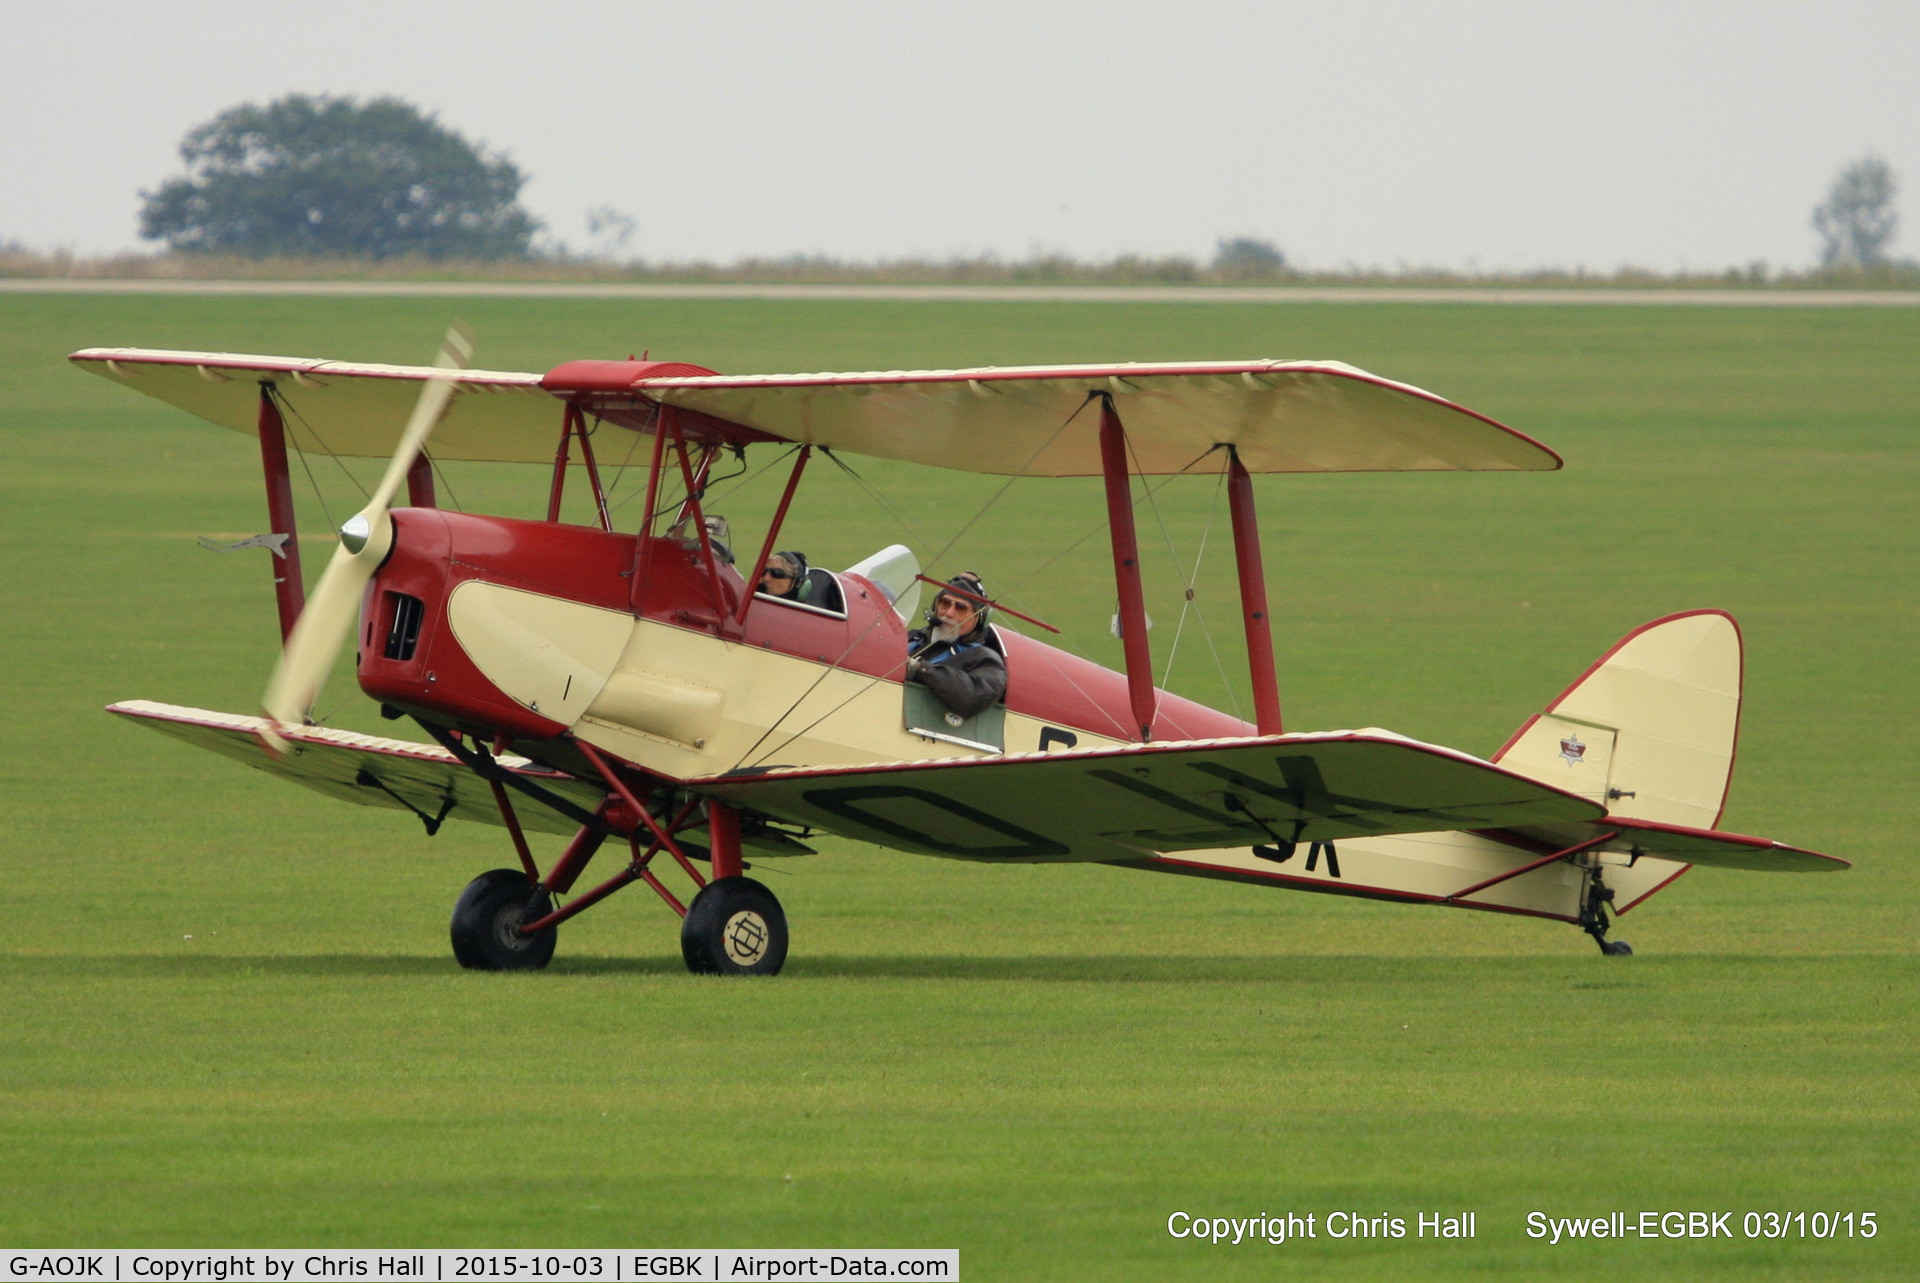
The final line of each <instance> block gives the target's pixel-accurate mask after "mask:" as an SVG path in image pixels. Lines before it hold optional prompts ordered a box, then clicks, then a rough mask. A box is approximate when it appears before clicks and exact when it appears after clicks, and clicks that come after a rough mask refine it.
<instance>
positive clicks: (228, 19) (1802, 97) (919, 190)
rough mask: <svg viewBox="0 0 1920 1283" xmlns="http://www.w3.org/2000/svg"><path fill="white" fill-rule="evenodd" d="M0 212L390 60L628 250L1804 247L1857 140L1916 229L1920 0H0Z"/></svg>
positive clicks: (1659, 261) (87, 214) (1480, 257)
mask: <svg viewBox="0 0 1920 1283" xmlns="http://www.w3.org/2000/svg"><path fill="white" fill-rule="evenodd" d="M5 25H6V33H5V39H4V42H0V102H4V105H5V120H6V128H5V129H4V130H0V173H4V174H5V175H6V177H5V180H4V186H0V240H4V239H9V238H11V239H15V240H20V241H24V242H26V243H27V244H28V245H30V246H34V247H36V248H52V247H57V246H67V247H71V248H74V249H76V250H79V251H81V252H83V253H98V252H104V251H112V250H120V249H126V248H135V247H139V246H141V244H142V242H140V241H139V239H138V232H137V212H138V209H139V204H140V198H139V191H140V189H141V188H143V187H153V186H155V185H157V184H158V183H159V182H160V181H161V180H162V179H164V178H166V177H167V176H169V175H171V174H173V173H175V172H178V170H179V169H180V162H179V158H178V154H177V152H176V150H175V149H176V147H177V146H178V143H179V140H180V137H181V135H182V134H184V133H185V132H186V130H187V129H188V128H190V127H191V126H193V125H195V124H197V123H199V122H201V121H204V120H206V119H207V118H209V117H211V116H213V115H214V114H215V113H217V112H219V111H221V110H222V109H224V108H227V107H230V106H233V105H234V104H236V103H239V102H242V101H255V102H264V101H266V100H268V99H271V98H274V97H277V96H279V95H281V94H285V93H288V92H293V91H300V92H306V93H333V94H356V95H362V96H370V95H377V94H398V95H400V96H402V97H405V98H407V99H409V100H411V101H413V102H415V103H417V104H419V105H420V106H422V107H425V108H428V109H430V110H432V111H434V112H437V113H438V114H439V116H440V119H441V120H442V121H443V122H444V123H446V124H448V125H451V126H453V127H455V128H457V129H459V130H460V131H462V132H463V133H465V134H466V135H467V136H468V137H470V138H473V139H476V140H480V141H484V142H485V143H486V144H487V145H488V146H490V147H492V148H495V149H497V150H500V151H503V152H505V153H506V154H508V155H509V156H511V157H512V158H513V160H514V161H516V162H517V163H518V164H519V165H520V166H521V168H522V169H523V170H525V171H526V172H527V173H528V174H530V175H531V181H530V182H529V183H528V184H527V187H526V189H525V191H524V193H523V201H524V203H525V204H526V205H527V206H528V208H530V209H531V210H532V211H533V212H534V213H535V214H536V215H538V216H539V217H540V218H541V219H543V220H545V222H546V224H547V226H548V230H549V232H550V233H551V234H552V235H554V236H557V237H558V238H560V239H562V240H564V241H567V242H569V243H570V244H572V245H573V246H574V247H576V248H583V247H585V245H586V242H587V236H586V229H585V226H584V216H585V213H586V211H587V210H588V209H589V208H592V207H595V206H602V205H610V206H613V207H615V208H617V209H619V210H622V211H624V212H626V213H628V214H631V215H632V216H633V217H635V218H636V219H638V221H639V233H638V235H637V237H636V238H635V241H634V243H633V249H634V250H636V251H637V252H639V253H641V254H643V255H645V256H646V257H649V258H666V259H690V258H712V259H720V260H730V259H733V258H737V257H741V256H745V255H749V254H762V255H780V254H788V253H796V252H798V253H820V254H830V255H835V256H840V257H849V258H868V259H871V258H882V257H900V256H910V255H911V256H920V255H930V256H935V257H946V256H948V255H955V254H966V255H970V254H975V253H979V252H983V251H995V252H998V253H999V254H1001V255H1003V256H1007V257H1015V258H1018V257H1025V256H1026V255H1028V254H1030V253H1033V252H1035V251H1054V250H1059V251H1065V252H1067V253H1070V254H1074V255H1077V256H1080V257H1101V258H1104V257H1108V256H1111V255H1114V254H1117V253H1123V252H1134V253H1141V254H1149V255H1159V254H1188V255H1193V256H1196V257H1201V258H1205V257H1207V256H1209V255H1210V254H1211V252H1212V248H1213V245H1214V242H1215V241H1216V240H1217V239H1218V238H1219V237H1221V236H1229V235H1255V236H1261V237H1265V238H1268V239H1270V240H1272V241H1274V242H1275V243H1277V244H1278V245H1280V246H1281V247H1282V248H1283V249H1284V250H1285V251H1286V252H1287V254H1288V255H1289V256H1290V257H1291V258H1292V259H1294V260H1295V261H1296V262H1298V263H1302V264H1304V265H1307V266H1310V267H1322V268H1326V267H1339V266H1342V265H1345V264H1349V263H1356V264H1363V265H1379V266H1386V267H1393V266H1395V265H1398V264H1400V263H1402V262H1405V263H1408V264H1416V265H1437V266H1446V267H1458V268H1467V267H1479V268H1527V267H1537V266H1549V265H1562V266H1575V265H1582V264H1584V265H1586V266H1588V267H1590V268H1596V269H1611V268H1613V267H1615V266H1617V265H1620V264H1623V263H1633V264H1640V265H1646V266H1651V267H1655V268H1660V269H1673V268H1681V267H1687V268H1711V267H1721V266H1725V265H1728V264H1736V263H1737V264H1744V263H1747V262H1749V261H1752V260H1754V259H1765V260H1768V261H1770V262H1772V263H1775V264H1786V265H1790V266H1805V265H1808V264H1810V263H1811V262H1812V261H1813V258H1814V254H1815V250H1816V247H1817V244H1818V241H1817V238H1816V237H1815V235H1814V233H1813V232H1812V231H1811V230H1810V228H1809V226H1808V217H1809V214H1810V211H1811V210H1812V208H1813V206H1814V205H1815V204H1816V203H1817V202H1818V201H1819V200H1820V199H1821V197H1822V196H1823V195H1824V193H1825V190H1826V188H1827V185H1828V184H1829V183H1830V182H1831V180H1832V178H1833V175H1834V173H1835V172H1836V171H1837V170H1838V168H1839V167H1840V166H1841V165H1842V164H1843V163H1845V162H1847V161H1848V160H1851V159H1854V158H1856V157H1859V156H1860V155H1862V154H1864V153H1866V152H1868V151H1869V150H1871V151H1875V152H1878V153H1879V154H1880V155H1882V156H1884V157H1886V158H1887V159H1888V160H1889V161H1890V162H1892V164H1893V166H1894V169H1895V171H1896V172H1897V173H1898V174H1899V175H1900V176H1901V178H1902V180H1903V193H1902V195H1903V202H1902V203H1903V205H1904V207H1905V208H1906V209H1907V210H1908V215H1907V220H1906V225H1905V228H1904V230H1903V233H1902V235H1901V236H1900V237H1899V238H1898V239H1897V240H1896V242H1895V247H1894V248H1895V251H1896V252H1897V253H1900V254H1902V255H1906V256H1915V255H1920V110H1916V108H1917V107H1920V4H1916V3H1913V0H1907V2H1906V3H1867V2H1865V0H1824V2H1821V3H1802V2H1800V0H1791V2H1781V3H1766V2H1765V0H1749V2H1747V3H1729V4H1705V3H1689V2H1687V0H1662V2H1657V3H1644V2H1640V0H1627V2H1618V0H1616V2H1614V3H1608V4H1603V5H1573V4H1554V3H1545V4H1543V3H1540V2H1539V0H1528V2H1526V3H1503V2H1489V0H1457V2H1455V3H1449V4H1422V5H1411V4H1401V5H1395V4H1362V3H1351V2H1348V3H1341V4H1337V5H1333V4H1327V5H1312V6H1306V5H1289V4H1283V3H1264V4H1261V3H1230V2H1227V0H1186V2H1185V3H1181V4H1135V3H1125V2H1124V0H1099V2H1094V3H1089V2H1086V0H1059V2H1056V3H1051V4H1049V3H1034V2H1033V0H1024V2H1022V3H1002V2H1000V0H972V2H971V3H967V4H921V3H906V2H902V0H892V2H891V3H872V4H869V3H858V2H855V0H816V2H814V3H786V4H777V3H753V2H744V0H704V2H703V3H692V4H688V3H676V4H670V5H668V4H650V3H633V2H628V3H619V4H614V3H593V2H590V0H574V2H566V0H562V2H559V3H554V2H551V0H549V2H548V3H538V4H536V3H529V2H528V0H514V2H512V3H508V2H505V0H460V2H459V3H420V4H407V3H394V2H393V0H378V2H370V0H274V2H273V3H265V4H263V3H260V2H259V0H245V2H240V0H228V2H218V3H216V2H211V0H164V2H163V0H146V2H145V3H124V2H121V0H94V2H93V3H89V4H87V5H85V6H81V7H80V8H78V9H76V8H74V7H72V6H51V5H32V6H29V5H26V4H19V5H15V6H13V7H12V8H11V11H10V16H9V17H8V19H7V22H6V24H5Z"/></svg>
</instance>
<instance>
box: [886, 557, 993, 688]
mask: <svg viewBox="0 0 1920 1283" xmlns="http://www.w3.org/2000/svg"><path fill="white" fill-rule="evenodd" d="M947 583H948V584H949V585H950V586H951V587H954V588H958V589H960V590H961V591H962V592H966V593H970V594H972V597H973V598H984V597H985V596H986V595H987V590H986V585H985V584H983V583H981V582H980V576H978V575H976V574H974V573H973V572H972V571H971V570H967V571H962V572H961V573H960V574H957V575H955V576H954V577H953V578H952V579H949V580H948V581H947ZM992 613H993V612H992V609H991V608H990V607H989V606H987V605H985V604H984V603H983V602H981V601H975V600H972V598H969V597H963V596H961V595H960V594H959V593H953V592H948V591H946V590H945V589H942V590H941V591H940V593H939V595H937V596H936V597H934V599H933V605H931V606H929V607H928V608H927V627H925V628H917V629H915V630H914V631H913V632H910V633H908V634H907V680H908V681H910V682H918V683H919V684H920V685H922V686H924V687H926V688H927V689H928V690H930V691H932V692H933V693H934V695H935V696H936V697H937V698H938V699H939V700H940V702H941V703H942V704H945V705H946V706H947V707H948V708H949V709H951V710H953V712H954V713H956V714H958V715H959V716H961V717H974V716H977V715H978V714H980V713H984V712H986V711H987V710H988V709H989V708H992V707H993V706H994V705H995V704H997V703H998V702H999V701H1000V700H1001V699H1003V698H1004V697H1005V696H1006V693H1007V665H1006V661H1005V660H1003V659H1001V658H1000V653H999V652H998V651H996V650H995V649H994V648H993V647H992V646H991V645H990V644H989V642H988V633H987V617H988V616H989V615H991V614H992Z"/></svg>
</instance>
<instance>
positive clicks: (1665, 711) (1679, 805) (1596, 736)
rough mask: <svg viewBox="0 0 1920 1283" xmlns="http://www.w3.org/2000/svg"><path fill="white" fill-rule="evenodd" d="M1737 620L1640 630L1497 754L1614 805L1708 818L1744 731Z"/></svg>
mask: <svg viewBox="0 0 1920 1283" xmlns="http://www.w3.org/2000/svg"><path fill="white" fill-rule="evenodd" d="M1741 678H1742V658H1741V642H1740V626H1739V625H1738V624H1736V623H1735V622H1734V619H1733V616H1731V615H1729V614H1727V613H1726V612H1725V611H1720V610H1693V611H1687V612H1685V613H1682V614H1678V615H1668V616H1667V617H1665V618H1664V619H1656V620H1654V621H1653V622H1652V623H1649V624H1643V625H1641V626H1640V627H1639V628H1636V629H1634V630H1633V631H1632V632H1630V633H1628V634H1627V635H1626V636H1625V637H1622V638H1621V639H1620V641H1619V642H1618V643H1616V644H1615V645H1614V647H1613V649H1612V650H1609V651H1608V652H1607V653H1606V654H1604V655H1602V656H1601V657H1600V658H1599V659H1598V660H1596V661H1595V662H1594V664H1593V666H1592V667H1591V668H1589V669H1588V670H1587V671H1586V672H1585V673H1583V674H1581V676H1580V678H1579V680H1577V681H1575V682H1574V683H1573V685H1571V686H1569V687H1567V689H1566V690H1565V691H1563V692H1561V694H1560V696H1559V698H1557V699H1555V700H1554V701H1553V702H1552V703H1550V704H1548V705H1547V707H1546V710H1545V711H1544V712H1542V713H1540V714H1539V715H1538V716H1536V717H1534V718H1532V719H1530V720H1529V721H1527V722H1526V724H1525V725H1523V726H1521V728H1520V729H1519V730H1518V731H1516V732H1514V736H1513V738H1512V739H1510V740H1508V741H1507V743H1506V745H1505V746H1504V747H1503V748H1502V749H1501V750H1500V751H1499V752H1498V753H1496V754H1494V757H1493V760H1494V761H1495V762H1497V763H1499V764H1500V765H1501V766H1504V767H1506V768H1507V769H1508V770H1510V771H1513V772H1515V773H1517V774H1520V775H1524V776H1527V777H1528V778H1529V779H1535V780H1539V781H1540V782H1541V783H1543V784H1551V785H1553V786H1555V787H1556V788H1562V789H1565V790H1567V791H1568V792H1571V793H1578V794H1580V795H1581V796H1584V797H1590V798H1592V799H1593V800H1594V801H1596V802H1599V803H1600V804H1602V805H1603V806H1605V807H1606V808H1607V809H1608V811H1609V812H1610V813H1612V814H1614V815H1620V816H1629V817H1632V818H1635V819H1643V820H1657V821H1659V822H1661V823H1665V824H1685V825H1689V826H1691V827H1693V828H1701V829H1710V828H1713V827H1715V826H1716V825H1718V824H1719V822H1720V814H1721V812H1722V811H1723V810H1724V809H1725V808H1726V799H1727V782H1728V780H1729V779H1730V777H1731V776H1732V773H1733V756H1734V747H1735V744H1736V742H1737V741H1738V738H1739V730H1740V686H1741Z"/></svg>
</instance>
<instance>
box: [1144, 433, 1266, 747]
mask: <svg viewBox="0 0 1920 1283" xmlns="http://www.w3.org/2000/svg"><path fill="white" fill-rule="evenodd" d="M1219 448H1220V447H1219V446H1217V445H1215V446H1213V447H1211V448H1209V449H1208V450H1207V452H1206V454H1202V455H1201V456H1200V459H1204V458H1206V457H1207V455H1208V454H1212V453H1213V451H1214V450H1218V449H1219ZM1127 452H1128V453H1129V454H1132V453H1133V443H1132V442H1131V441H1129V442H1128V443H1127ZM1200 459H1195V460H1194V461H1193V462H1194V463H1198V462H1199V461H1200ZM1133 462H1134V469H1135V471H1136V472H1137V471H1139V468H1140V460H1139V457H1138V456H1137V455H1135V456H1134V461H1133ZM1192 466H1193V464H1192V463H1190V464H1188V465H1187V467H1188V468H1191V467H1192ZM1181 471H1182V472H1184V471H1186V468H1182V469H1181ZM1225 484H1226V473H1225V472H1224V471H1222V472H1221V474H1220V486H1224V485H1225ZM1156 493H1157V492H1156V491H1148V493H1147V507H1148V509H1149V510H1150V511H1151V512H1152V513H1153V519H1154V522H1155V524H1157V525H1158V526H1159V527H1160V535H1161V537H1162V538H1163V539H1165V540H1166V542H1167V555H1168V556H1170V557H1172V558H1173V564H1174V566H1175V567H1177V568H1180V569H1182V570H1184V569H1185V567H1183V566H1181V561H1180V553H1179V550H1178V549H1177V548H1175V547H1174V543H1173V531H1172V530H1170V529H1169V528H1168V527H1167V519H1166V517H1165V515H1164V514H1162V513H1161V511H1160V505H1159V503H1158V501H1157V500H1156V499H1155V498H1154V495H1155V494H1156ZM1219 507H1220V491H1219V487H1216V488H1215V490H1214V501H1213V503H1212V504H1210V505H1209V506H1208V508H1207V524H1206V526H1205V528H1204V529H1203V530H1202V532H1201V535H1200V548H1199V550H1198V551H1197V552H1196V553H1195V554H1194V558H1193V572H1192V573H1191V574H1189V575H1186V576H1185V578H1186V583H1185V585H1184V591H1183V593H1182V600H1181V603H1180V620H1179V623H1178V624H1176V625H1175V627H1174V632H1173V644H1172V646H1170V647H1169V648H1168V650H1167V665H1166V676H1165V677H1164V678H1162V680H1161V683H1160V685H1161V688H1162V689H1165V688H1166V687H1167V686H1168V685H1169V684H1170V683H1171V682H1172V680H1173V660H1174V656H1175V655H1176V654H1177V653H1178V652H1179V649H1180V634H1181V633H1182V632H1183V631H1184V630H1185V628H1186V623H1187V610H1188V608H1189V607H1192V608H1193V614H1194V617H1195V618H1196V619H1197V620H1198V621H1199V623H1200V631H1201V633H1202V635H1203V636H1205V638H1206V641H1207V649H1208V650H1210V651H1212V652H1213V655H1214V662H1215V664H1216V665H1217V666H1219V667H1220V676H1221V680H1222V682H1223V683H1224V684H1226V689H1227V699H1228V701H1229V702H1230V703H1231V704H1232V705H1233V715H1234V716H1235V717H1240V701H1239V699H1238V697H1236V696H1235V695H1234V693H1233V686H1232V685H1231V683H1226V668H1225V667H1224V666H1223V665H1220V664H1219V659H1220V652H1219V648H1218V647H1217V646H1215V644H1214V640H1213V630H1212V629H1211V628H1209V627H1208V626H1207V617H1206V614H1205V612H1203V611H1201V610H1200V608H1199V603H1198V602H1197V601H1195V599H1194V584H1195V583H1196V582H1198V580H1199V578H1200V561H1201V558H1203V557H1204V556H1206V552H1207V537H1208V535H1210V534H1211V533H1212V531H1213V518H1214V514H1215V513H1216V512H1217V511H1218V510H1219ZM1154 702H1155V705H1156V706H1157V705H1158V703H1159V696H1158V695H1156V696H1155V697H1154ZM1240 720H1242V721H1245V720H1246V719H1245V718H1244V717H1240Z"/></svg>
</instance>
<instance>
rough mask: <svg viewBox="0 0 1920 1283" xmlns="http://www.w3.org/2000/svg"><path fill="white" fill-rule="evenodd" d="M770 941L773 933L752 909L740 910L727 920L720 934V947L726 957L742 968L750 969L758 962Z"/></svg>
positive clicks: (765, 921)
mask: <svg viewBox="0 0 1920 1283" xmlns="http://www.w3.org/2000/svg"><path fill="white" fill-rule="evenodd" d="M772 940H773V932H772V931H770V930H769V929H768V927H767V920H766V919H765V918H763V917H761V916H760V915H759V914H758V913H755V912H754V911H753V910H752V909H742V910H740V912H738V913H736V914H734V915H733V916H732V917H730V918H728V919H727V925H726V927H725V929H724V930H722V931H721V933H720V942H721V947H722V948H724V949H725V950H726V951H727V957H728V958H729V959H730V960H731V961H733V962H734V963H735V964H736V965H738V966H742V967H751V966H752V965H753V964H754V963H756V962H758V961H760V959H761V958H762V957H764V956H765V955H766V952H767V946H768V945H769V944H770V943H772Z"/></svg>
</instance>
